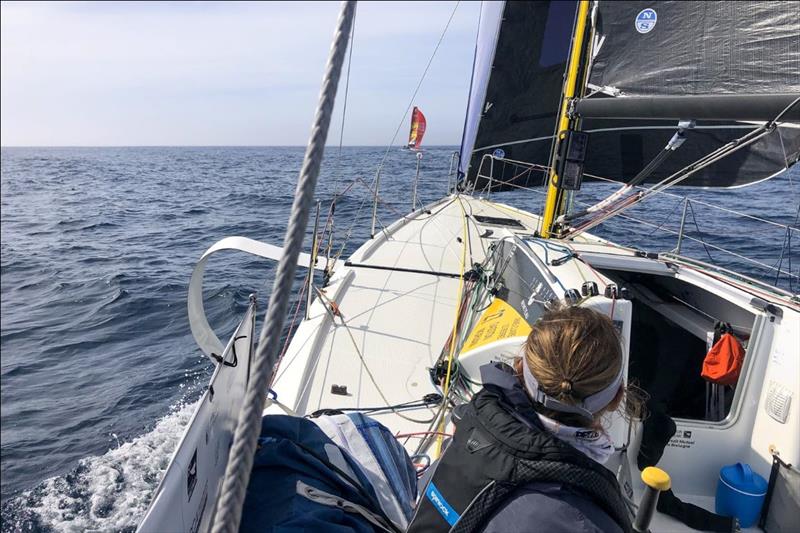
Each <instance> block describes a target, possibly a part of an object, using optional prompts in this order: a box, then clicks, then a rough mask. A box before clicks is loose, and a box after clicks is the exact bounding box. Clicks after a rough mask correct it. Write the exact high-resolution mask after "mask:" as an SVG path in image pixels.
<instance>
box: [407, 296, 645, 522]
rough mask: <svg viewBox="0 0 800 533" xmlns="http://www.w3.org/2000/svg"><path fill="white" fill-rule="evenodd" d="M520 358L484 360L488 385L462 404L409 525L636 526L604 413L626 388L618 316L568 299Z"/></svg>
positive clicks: (546, 320) (545, 319)
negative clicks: (610, 462) (610, 464)
mask: <svg viewBox="0 0 800 533" xmlns="http://www.w3.org/2000/svg"><path fill="white" fill-rule="evenodd" d="M515 367H516V368H511V367H510V366H508V365H506V364H503V363H490V364H488V365H484V366H483V367H482V368H481V377H482V381H483V385H484V387H483V389H482V390H481V391H480V392H479V393H478V394H476V395H475V396H474V397H473V399H472V401H471V402H470V403H469V404H466V405H464V406H463V407H462V408H457V409H456V411H455V413H454V418H455V422H456V432H455V435H454V437H453V440H452V443H451V444H450V446H449V447H448V448H447V450H446V451H445V453H444V454H443V455H442V458H441V460H440V461H439V463H438V465H437V468H436V470H435V472H434V474H433V477H432V479H431V480H430V482H429V483H428V485H427V487H426V489H425V493H424V495H423V496H422V498H421V499H420V502H419V505H418V508H417V512H416V515H415V517H414V520H413V522H412V524H411V527H410V528H409V531H411V532H417V531H437V530H438V531H442V530H452V531H482V532H503V533H509V532H515V531H542V532H548V533H551V532H560V531H563V532H570V533H574V532H600V531H602V532H619V531H624V532H628V531H631V523H630V517H629V515H628V511H627V509H626V505H625V502H624V500H623V497H622V495H621V493H620V489H619V486H618V484H617V481H616V479H615V477H614V475H613V474H612V473H611V471H610V470H608V469H606V468H605V467H604V466H603V463H604V462H605V461H606V460H607V459H608V458H609V457H610V455H611V454H612V453H613V452H614V446H613V444H612V442H611V440H610V439H609V438H608V436H607V435H606V433H605V432H604V430H603V428H602V426H601V424H600V421H601V418H602V417H603V415H604V414H606V413H608V412H611V411H614V410H616V409H617V408H618V407H619V405H620V404H621V402H622V398H623V396H624V392H625V384H624V383H623V374H624V368H623V356H622V348H621V342H620V338H619V336H618V333H617V331H616V329H615V328H614V325H613V323H612V322H611V320H610V319H609V318H608V317H606V316H604V315H602V314H600V313H597V312H595V311H592V310H590V309H586V308H581V307H568V308H562V309H557V310H552V311H548V312H546V313H545V314H544V315H543V316H542V317H541V319H540V320H539V321H538V322H537V323H536V324H535V326H534V328H533V330H532V332H531V334H530V336H529V337H528V340H527V342H526V345H525V350H524V354H523V357H521V358H519V359H517V361H516V364H515Z"/></svg>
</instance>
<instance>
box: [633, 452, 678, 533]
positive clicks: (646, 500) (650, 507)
mask: <svg viewBox="0 0 800 533" xmlns="http://www.w3.org/2000/svg"><path fill="white" fill-rule="evenodd" d="M642 481H643V482H644V494H643V495H642V500H641V501H640V502H639V510H638V511H637V512H636V518H635V519H634V521H633V530H634V531H637V532H638V533H646V532H647V531H649V529H648V528H649V527H650V521H651V520H653V515H654V514H655V512H656V504H658V496H659V494H661V493H662V492H663V491H665V490H669V489H670V487H671V486H672V481H671V480H670V478H669V474H667V473H666V472H664V471H663V470H661V469H660V468H656V467H655V466H648V467H647V468H645V469H644V470H642Z"/></svg>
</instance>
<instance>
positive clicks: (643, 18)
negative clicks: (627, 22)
mask: <svg viewBox="0 0 800 533" xmlns="http://www.w3.org/2000/svg"><path fill="white" fill-rule="evenodd" d="M657 21H658V15H657V14H656V12H655V11H654V10H652V9H650V8H647V9H642V10H641V11H639V14H638V15H636V21H635V22H634V24H633V25H634V26H635V27H636V31H638V32H639V33H649V32H650V31H651V30H652V29H653V28H655V27H656V22H657Z"/></svg>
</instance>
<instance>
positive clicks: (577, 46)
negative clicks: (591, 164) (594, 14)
mask: <svg viewBox="0 0 800 533" xmlns="http://www.w3.org/2000/svg"><path fill="white" fill-rule="evenodd" d="M588 15H589V0H580V2H579V4H578V14H577V16H576V17H575V31H574V32H573V39H572V47H571V49H570V55H569V63H568V64H567V71H566V74H567V75H566V79H565V81H564V89H563V91H562V98H561V105H560V107H559V111H558V116H559V120H558V127H557V129H556V132H557V135H556V138H555V140H554V142H553V149H552V154H551V157H550V179H549V180H548V186H547V198H546V200H545V205H544V215H543V217H542V230H541V235H542V237H544V238H549V237H550V236H551V232H552V229H553V222H554V221H555V220H556V218H557V217H558V216H560V215H561V214H562V211H563V208H564V205H563V202H562V196H563V195H562V190H561V189H560V188H559V176H558V175H557V174H556V164H555V163H556V158H557V154H558V153H559V149H560V148H561V146H560V145H561V144H562V141H564V140H565V137H566V132H567V131H569V130H570V129H572V128H571V127H574V126H575V124H574V123H573V122H572V121H571V120H570V116H569V105H570V101H571V100H572V99H573V98H574V97H575V95H576V93H578V92H581V91H582V90H583V89H582V87H583V84H582V83H581V81H582V80H580V78H579V76H578V74H579V72H580V69H581V66H582V64H583V58H584V56H585V55H586V54H585V51H584V45H585V41H586V39H585V34H586V26H587V25H588V21H589V16H588Z"/></svg>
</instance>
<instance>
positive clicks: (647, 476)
mask: <svg viewBox="0 0 800 533" xmlns="http://www.w3.org/2000/svg"><path fill="white" fill-rule="evenodd" d="M642 481H644V484H645V485H647V486H648V487H652V488H654V489H656V490H661V491H664V490H669V488H670V487H671V486H672V481H671V480H670V479H669V474H667V473H666V472H664V471H663V470H661V469H660V468H656V467H655V466H648V467H647V468H645V469H644V470H642Z"/></svg>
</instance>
